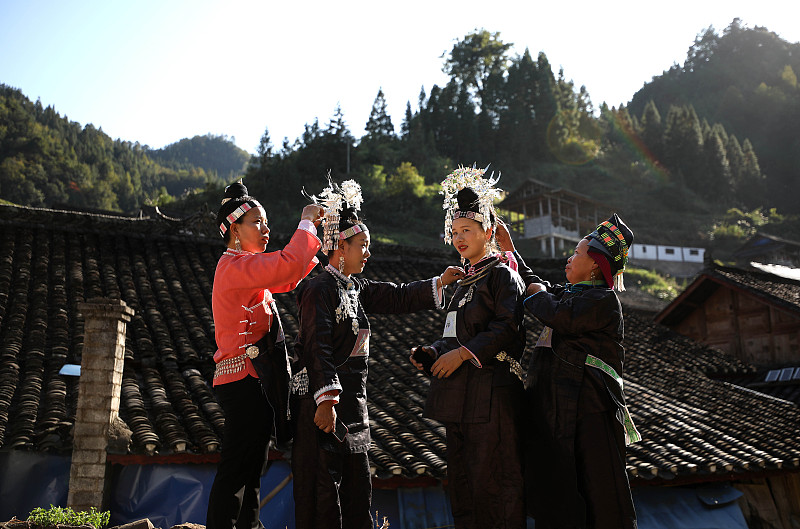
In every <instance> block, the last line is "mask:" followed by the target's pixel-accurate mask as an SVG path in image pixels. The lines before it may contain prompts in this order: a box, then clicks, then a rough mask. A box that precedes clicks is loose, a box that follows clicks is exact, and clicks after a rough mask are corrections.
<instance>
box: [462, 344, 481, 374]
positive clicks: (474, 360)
mask: <svg viewBox="0 0 800 529" xmlns="http://www.w3.org/2000/svg"><path fill="white" fill-rule="evenodd" d="M461 347H464V346H463V345H462V346H461ZM464 349H465V350H466V351H467V352H468V353H469V354H471V355H472V358H470V359H469V361H470V362H472V365H474V366H475V367H477V368H478V369H481V368H482V367H483V364H481V361H480V360H478V357H477V356H475V353H473V352H472V351H470V350H469V349H467V348H466V347H464Z"/></svg>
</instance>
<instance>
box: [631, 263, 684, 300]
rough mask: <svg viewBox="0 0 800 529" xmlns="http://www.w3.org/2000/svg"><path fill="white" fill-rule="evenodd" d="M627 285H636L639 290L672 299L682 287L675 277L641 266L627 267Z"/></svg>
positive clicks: (660, 297) (664, 298) (661, 297)
mask: <svg viewBox="0 0 800 529" xmlns="http://www.w3.org/2000/svg"><path fill="white" fill-rule="evenodd" d="M624 277H625V285H636V286H637V287H638V288H639V290H642V291H644V292H647V293H648V294H651V295H653V296H655V297H657V298H659V299H663V300H665V301H672V300H673V299H675V298H676V297H677V296H678V291H679V290H680V287H679V286H678V284H677V283H676V282H675V280H674V279H673V278H666V277H662V276H660V275H658V274H657V273H655V272H652V271H650V270H644V269H641V268H626V269H625V275H624Z"/></svg>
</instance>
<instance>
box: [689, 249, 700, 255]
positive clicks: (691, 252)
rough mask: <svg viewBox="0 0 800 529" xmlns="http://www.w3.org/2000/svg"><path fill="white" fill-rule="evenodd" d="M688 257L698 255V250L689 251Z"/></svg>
mask: <svg viewBox="0 0 800 529" xmlns="http://www.w3.org/2000/svg"><path fill="white" fill-rule="evenodd" d="M689 255H700V250H689Z"/></svg>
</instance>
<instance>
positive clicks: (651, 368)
mask: <svg viewBox="0 0 800 529" xmlns="http://www.w3.org/2000/svg"><path fill="white" fill-rule="evenodd" d="M170 227H171V229H169V228H170ZM176 229H183V230H186V229H187V227H186V225H184V224H181V223H177V224H176V223H173V221H168V220H165V219H159V220H154V219H146V218H145V219H121V218H117V217H114V218H111V217H108V218H106V217H102V216H97V215H83V214H78V213H64V212H52V211H47V210H35V209H30V208H16V207H11V206H0V448H18V449H27V450H37V451H44V450H53V451H59V450H68V449H69V447H70V445H71V426H72V423H73V421H74V417H75V405H76V401H77V379H76V378H74V377H67V376H61V375H58V371H59V369H60V368H61V366H62V365H63V364H64V363H80V356H81V351H82V348H83V320H82V316H81V314H80V313H79V312H78V310H77V304H78V302H80V301H84V300H86V299H90V298H93V297H100V296H106V297H118V298H121V299H123V300H124V301H125V302H126V303H127V304H128V305H129V306H130V307H132V308H133V309H134V310H135V314H134V316H133V318H132V320H131V322H130V323H129V324H128V339H127V346H126V353H125V355H126V360H125V369H124V376H123V388H122V406H121V411H120V414H121V416H122V418H123V419H124V420H125V421H126V422H127V424H128V425H129V427H130V428H131V429H132V430H133V447H132V452H135V453H145V452H147V451H148V450H155V451H156V452H157V453H158V454H162V455H163V454H177V453H181V452H183V451H186V452H188V453H196V454H205V453H209V452H214V451H215V450H217V448H218V446H219V436H220V434H221V431H222V425H223V421H224V417H223V414H222V410H221V408H220V407H219V405H218V404H217V402H216V400H215V398H214V395H213V392H212V391H211V389H210V381H211V377H212V374H213V370H214V364H213V359H212V356H213V353H214V350H215V345H214V333H213V330H214V327H213V321H212V315H211V287H212V282H213V274H214V269H215V266H216V263H217V259H218V258H219V255H220V254H221V253H222V246H221V243H220V241H219V240H218V239H210V238H204V237H200V236H193V237H189V236H187V235H186V234H182V235H174V234H173V233H174V231H175V230H176ZM273 241H275V239H273ZM273 244H275V243H273ZM273 247H279V244H275V246H273ZM454 261H455V259H454V253H453V252H452V251H447V250H442V251H431V250H420V249H411V248H401V247H394V246H380V245H377V244H376V245H375V247H374V251H373V257H372V258H371V259H370V263H369V264H368V265H367V270H366V273H365V275H366V276H367V277H372V278H378V279H384V280H391V281H398V282H400V281H408V280H411V279H416V278H423V277H430V276H432V275H434V274H438V273H440V272H441V271H442V270H443V268H444V266H445V265H446V264H448V263H453V262H454ZM532 264H533V265H534V268H535V269H536V270H537V271H538V272H540V273H541V274H542V275H543V276H544V277H545V278H546V279H550V280H556V281H558V280H560V279H561V276H562V274H563V271H562V270H563V266H562V264H561V263H558V264H551V265H550V266H548V265H547V264H546V263H540V262H538V261H537V262H532ZM276 301H277V304H278V307H279V310H280V311H281V313H282V317H283V321H284V323H285V330H286V334H287V336H292V335H293V334H294V333H296V331H297V324H296V320H295V317H296V313H297V307H296V304H295V301H294V296H293V295H292V294H280V295H277V296H276ZM372 322H373V333H374V335H373V338H374V339H373V340H372V341H371V344H372V351H371V358H370V370H371V371H370V377H369V387H368V395H369V411H370V419H371V422H372V428H373V436H374V445H373V447H372V448H371V450H370V457H371V460H372V464H373V466H374V467H375V471H376V475H377V476H378V477H390V476H398V477H404V478H413V477H418V476H427V477H432V478H443V477H444V476H445V470H446V469H445V463H444V462H445V460H446V455H445V441H444V429H443V427H442V426H441V425H440V424H438V423H436V422H435V421H430V420H426V419H423V418H422V417H421V412H422V407H423V404H424V399H425V394H426V391H427V386H428V383H429V382H428V379H427V378H426V377H425V376H424V375H422V374H421V373H419V372H417V371H416V370H414V369H412V367H411V366H410V365H409V363H408V360H407V354H408V350H409V349H410V348H411V347H412V346H414V345H417V344H420V343H429V342H431V341H432V340H434V339H436V338H438V336H439V333H440V330H441V325H442V314H441V313H438V312H433V311H430V312H423V313H418V314H412V315H408V316H383V315H374V316H373V317H372ZM528 323H529V325H530V328H531V330H530V331H529V346H528V353H529V352H530V349H531V345H532V343H533V342H534V341H535V338H534V337H535V335H536V333H537V332H538V330H539V329H540V328H541V327H540V326H539V324H538V323H536V322H534V321H532V320H529V321H528ZM626 333H627V336H626V348H627V355H626V360H625V378H626V383H627V385H626V394H627V397H628V399H629V403H630V409H631V413H632V414H633V417H634V420H635V421H636V423H637V426H638V427H639V429H640V431H641V432H642V434H643V435H644V438H645V440H644V441H643V442H642V443H640V444H637V445H634V446H633V447H631V448H630V450H629V452H628V471H629V474H630V475H631V477H632V478H633V479H634V480H635V481H639V482H641V481H643V480H645V479H651V478H654V477H656V478H660V479H674V478H678V479H698V480H702V479H708V477H709V476H711V477H713V476H721V475H725V474H726V473H729V472H748V471H754V470H762V469H777V468H790V469H796V468H798V467H799V466H800V462H799V458H800V432H799V431H798V425H800V412H799V411H798V408H797V406H795V405H792V404H790V403H787V402H785V401H781V400H778V399H773V398H770V397H768V396H764V395H760V394H758V393H755V392H752V391H748V390H746V389H741V388H738V387H736V386H733V385H731V384H727V383H725V382H720V381H715V380H712V379H710V378H709V377H708V376H707V375H709V374H714V375H720V374H727V375H729V376H741V375H745V374H747V373H751V372H752V369H751V368H749V367H748V366H745V365H743V364H741V363H739V362H737V361H736V360H734V359H732V358H730V357H728V356H726V355H724V354H723V353H721V352H719V351H716V350H713V349H710V348H708V347H705V346H703V345H700V344H698V343H696V342H693V341H691V340H689V339H687V338H684V337H682V336H680V335H677V334H676V333H674V332H672V331H670V330H669V329H667V328H666V327H662V326H659V325H655V324H653V323H652V322H651V321H650V320H649V319H647V318H644V317H642V316H639V315H637V314H634V313H632V312H631V313H629V314H627V315H626Z"/></svg>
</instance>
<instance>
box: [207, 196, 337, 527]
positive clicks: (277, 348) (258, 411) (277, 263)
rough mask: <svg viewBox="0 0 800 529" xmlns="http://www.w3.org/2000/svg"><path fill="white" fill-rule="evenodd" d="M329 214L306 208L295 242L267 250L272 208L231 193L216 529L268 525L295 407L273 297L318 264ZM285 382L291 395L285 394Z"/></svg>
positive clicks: (224, 265)
mask: <svg viewBox="0 0 800 529" xmlns="http://www.w3.org/2000/svg"><path fill="white" fill-rule="evenodd" d="M322 213H323V210H322V208H321V207H319V206H316V205H309V206H306V207H305V208H304V209H303V213H302V220H301V221H300V224H299V225H298V227H297V231H295V233H294V235H293V236H292V239H291V241H289V244H287V245H286V247H285V248H284V249H283V250H280V251H277V252H270V253H264V251H265V250H266V248H267V243H268V242H269V228H268V227H267V216H266V212H265V211H264V208H263V207H262V206H261V204H259V203H258V201H257V200H256V199H254V198H253V197H251V196H249V195H248V194H247V188H246V187H245V186H244V184H243V183H242V182H236V183H234V184H231V185H230V186H228V187H227V188H226V189H225V198H224V199H223V201H222V205H221V207H220V209H219V213H218V214H217V224H218V226H219V230H220V234H221V235H222V237H223V238H224V239H225V243H226V244H227V249H226V250H225V253H224V254H222V257H220V259H219V263H218V264H217V270H216V273H215V275H214V290H213V293H212V296H211V302H212V309H213V312H214V328H215V334H216V341H217V347H218V350H217V352H216V354H215V355H214V361H215V362H216V363H217V368H216V371H215V373H214V390H215V393H216V395H217V400H219V403H220V405H221V406H222V409H223V411H224V412H225V430H224V432H223V440H222V455H221V459H220V462H219V465H218V466H217V475H216V477H215V478H214V484H213V485H212V487H211V493H210V496H209V500H208V513H207V517H206V527H207V528H208V529H231V528H233V527H237V528H238V529H245V528H248V527H250V528H260V527H261V528H263V525H262V524H261V522H260V521H259V518H258V511H259V505H258V504H259V499H258V493H259V484H260V479H261V473H262V471H263V469H264V465H265V463H266V459H267V450H268V445H269V440H270V437H271V436H272V433H273V430H274V429H275V428H276V426H277V428H278V434H279V435H278V436H279V437H280V433H281V431H282V429H283V428H282V425H283V424H284V422H285V421H284V419H285V418H286V413H287V408H286V406H287V405H288V373H286V372H283V373H281V372H280V366H281V365H283V364H284V362H280V360H281V358H280V356H281V355H283V358H284V359H285V354H286V349H285V345H284V343H283V332H282V330H281V326H280V319H279V318H278V311H277V309H276V306H275V302H274V301H273V299H272V294H273V293H278V292H287V291H289V290H292V289H293V288H294V287H295V286H296V285H297V283H299V282H300V280H301V279H303V278H304V277H305V276H306V275H308V273H309V272H310V271H311V269H312V268H314V266H315V265H316V264H317V258H316V257H315V255H316V253H317V251H318V250H319V249H320V246H321V243H320V240H319V239H318V238H317V230H316V226H317V225H319V222H320V218H321V215H322ZM276 360H278V361H277V363H274V362H275V361H276ZM270 362H273V363H272V364H270ZM285 365H286V366H287V367H288V359H286V362H285ZM275 366H278V367H277V368H275ZM259 375H261V380H259ZM284 378H285V379H286V380H284ZM284 384H286V388H287V389H286V393H287V394H286V395H285V396H284V397H281V391H280V387H281V386H283V385H284ZM262 386H263V388H262Z"/></svg>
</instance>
